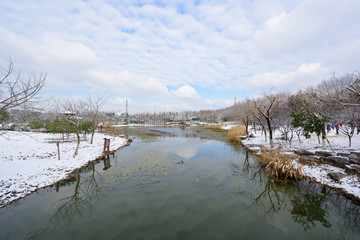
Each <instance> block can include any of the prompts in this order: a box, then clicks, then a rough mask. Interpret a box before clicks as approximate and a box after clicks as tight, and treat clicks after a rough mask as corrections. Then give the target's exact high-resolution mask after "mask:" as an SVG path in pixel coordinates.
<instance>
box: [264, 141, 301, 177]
mask: <svg viewBox="0 0 360 240" xmlns="http://www.w3.org/2000/svg"><path fill="white" fill-rule="evenodd" d="M260 162H261V163H262V164H263V165H266V167H265V170H266V171H267V172H269V176H270V177H275V178H281V179H284V180H287V179H290V180H298V179H301V178H303V177H304V168H303V167H302V166H301V165H300V164H297V163H296V162H294V161H293V160H292V159H291V158H289V157H287V156H286V155H285V154H283V153H282V152H281V151H280V149H266V148H264V151H263V153H262V155H261V156H260Z"/></svg>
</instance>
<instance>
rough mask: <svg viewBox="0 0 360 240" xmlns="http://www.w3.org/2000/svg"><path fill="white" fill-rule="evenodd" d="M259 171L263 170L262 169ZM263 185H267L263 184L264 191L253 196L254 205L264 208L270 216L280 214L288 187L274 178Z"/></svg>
mask: <svg viewBox="0 0 360 240" xmlns="http://www.w3.org/2000/svg"><path fill="white" fill-rule="evenodd" d="M259 171H263V170H262V169H261V168H260V170H259ZM259 176H261V173H259ZM262 183H265V184H263V190H262V191H261V192H260V193H259V194H257V195H256V196H253V200H254V201H253V205H257V206H259V205H260V206H262V207H263V208H264V209H265V212H266V213H268V214H271V213H275V212H278V211H279V210H280V209H281V207H282V206H283V203H284V202H285V196H286V194H284V192H285V190H286V188H285V187H286V186H284V184H283V183H278V182H276V181H274V179H272V178H268V179H267V180H266V182H262Z"/></svg>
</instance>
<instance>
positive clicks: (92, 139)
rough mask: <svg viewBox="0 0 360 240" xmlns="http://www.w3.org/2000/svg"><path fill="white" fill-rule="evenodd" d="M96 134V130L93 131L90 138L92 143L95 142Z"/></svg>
mask: <svg viewBox="0 0 360 240" xmlns="http://www.w3.org/2000/svg"><path fill="white" fill-rule="evenodd" d="M94 135H95V131H92V132H91V140H90V144H93V141H94Z"/></svg>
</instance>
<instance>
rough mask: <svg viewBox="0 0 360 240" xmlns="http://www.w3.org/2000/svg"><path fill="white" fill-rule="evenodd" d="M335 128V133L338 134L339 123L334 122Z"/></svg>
mask: <svg viewBox="0 0 360 240" xmlns="http://www.w3.org/2000/svg"><path fill="white" fill-rule="evenodd" d="M335 128H336V134H339V124H337V123H336V124H335Z"/></svg>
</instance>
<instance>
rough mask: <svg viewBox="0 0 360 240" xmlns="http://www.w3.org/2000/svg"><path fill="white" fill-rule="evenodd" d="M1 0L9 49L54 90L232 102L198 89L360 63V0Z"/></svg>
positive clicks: (282, 85)
mask: <svg viewBox="0 0 360 240" xmlns="http://www.w3.org/2000/svg"><path fill="white" fill-rule="evenodd" d="M0 7H1V9H2V10H3V11H2V14H1V15H0V35H1V36H2V37H1V38H0V46H1V49H0V54H1V56H0V57H6V56H8V54H11V56H12V58H13V60H14V63H15V64H16V66H18V67H20V68H21V70H22V71H23V72H25V73H26V72H32V71H34V72H39V71H41V70H46V71H47V73H48V82H47V88H48V89H51V90H52V91H54V90H57V91H58V92H60V93H61V92H62V93H64V92H65V91H66V92H69V91H76V92H80V93H79V94H86V93H85V91H88V90H91V89H100V90H102V91H108V92H110V93H111V94H112V96H113V97H114V98H117V97H119V98H127V97H128V98H131V99H133V101H134V103H133V104H134V106H135V105H136V104H138V105H136V107H138V108H139V109H144V108H149V109H150V108H151V109H154V105H161V106H162V107H161V108H164V109H165V108H167V109H170V110H171V108H177V109H184V110H185V108H189V109H198V108H214V107H217V106H226V104H227V103H226V102H227V101H228V100H227V99H223V100H221V99H215V97H209V98H208V99H206V98H204V97H202V96H200V95H199V93H197V91H196V89H199V88H201V89H205V90H207V89H208V91H215V90H214V89H218V91H226V90H228V91H229V95H238V94H236V93H235V92H234V91H235V90H239V89H244V88H245V87H244V86H247V88H252V89H251V92H255V91H256V90H258V89H255V88H264V87H266V88H270V87H276V88H277V89H279V90H288V89H295V88H298V87H300V86H308V85H310V84H314V83H315V82H318V81H321V80H322V79H323V78H324V77H327V76H328V74H330V72H332V71H336V72H338V73H340V72H348V71H354V70H359V69H357V68H358V62H360V55H359V54H357V53H358V52H359V51H360V40H359V39H360V32H359V30H358V29H359V27H358V23H359V22H360V15H359V14H358V12H359V11H360V3H359V1H357V0H347V1H337V0H303V1H300V0H289V1H282V0H256V1H236V0H225V1H205V2H202V1H200V2H196V3H195V2H192V1H186V2H183V1H170V2H169V3H164V4H158V2H157V1H146V2H144V4H136V3H135V2H134V1H107V2H103V1H96V0H90V1H85V2H84V1H76V0H75V1H73V0H65V1H61V3H57V5H56V8H54V6H53V3H50V2H49V1H41V0H39V1H15V2H14V1H2V2H1V3H0ZM264 80H266V81H264ZM169 86H180V87H179V88H178V89H176V90H173V91H168V87H169ZM82 91H83V92H82ZM60 93H59V94H60ZM213 95H214V96H216V95H217V94H213ZM207 96H212V95H211V94H207ZM239 97H245V96H239ZM136 98H137V99H136ZM139 98H146V102H145V100H143V99H141V101H140V100H139ZM160 98H162V99H164V100H163V101H160V100H159V99H160ZM230 101H231V102H232V100H230ZM141 104H143V106H146V107H144V108H143V107H142V106H140V105H141Z"/></svg>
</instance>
